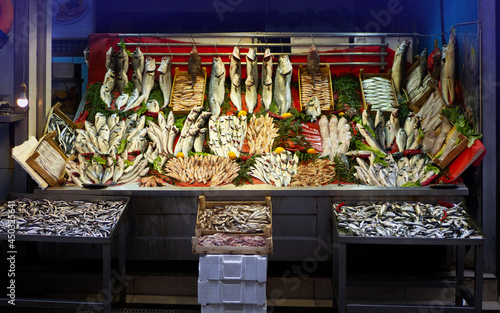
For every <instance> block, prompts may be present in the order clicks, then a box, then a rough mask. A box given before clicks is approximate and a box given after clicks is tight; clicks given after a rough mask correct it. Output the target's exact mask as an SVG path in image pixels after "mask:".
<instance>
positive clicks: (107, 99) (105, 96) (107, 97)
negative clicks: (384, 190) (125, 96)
mask: <svg viewBox="0 0 500 313" xmlns="http://www.w3.org/2000/svg"><path fill="white" fill-rule="evenodd" d="M100 96H101V99H102V101H103V102H104V103H105V104H106V106H107V107H108V109H109V108H111V102H112V101H113V96H112V95H111V90H110V89H109V88H108V86H106V85H102V86H101V90H100Z"/></svg>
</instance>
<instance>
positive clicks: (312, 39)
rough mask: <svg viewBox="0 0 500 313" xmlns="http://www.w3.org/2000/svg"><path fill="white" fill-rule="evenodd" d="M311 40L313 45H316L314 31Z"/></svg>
mask: <svg viewBox="0 0 500 313" xmlns="http://www.w3.org/2000/svg"><path fill="white" fill-rule="evenodd" d="M311 41H312V43H313V45H314V46H316V42H314V37H313V34H312V33H311Z"/></svg>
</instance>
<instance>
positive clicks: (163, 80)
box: [158, 56, 172, 109]
mask: <svg viewBox="0 0 500 313" xmlns="http://www.w3.org/2000/svg"><path fill="white" fill-rule="evenodd" d="M158 72H160V77H159V82H160V89H161V92H162V93H163V105H162V106H161V108H162V109H163V108H165V107H167V106H168V105H169V103H170V94H171V93H172V74H171V72H172V59H171V58H170V57H168V56H165V57H163V58H162V59H161V64H160V67H158Z"/></svg>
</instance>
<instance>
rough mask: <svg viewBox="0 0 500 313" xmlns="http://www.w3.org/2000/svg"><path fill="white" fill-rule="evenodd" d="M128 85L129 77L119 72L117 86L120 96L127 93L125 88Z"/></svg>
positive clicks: (123, 72)
mask: <svg viewBox="0 0 500 313" xmlns="http://www.w3.org/2000/svg"><path fill="white" fill-rule="evenodd" d="M127 85H128V77H127V73H126V72H125V71H119V72H118V77H117V79H116V86H117V87H118V92H119V93H120V94H124V93H125V87H127Z"/></svg>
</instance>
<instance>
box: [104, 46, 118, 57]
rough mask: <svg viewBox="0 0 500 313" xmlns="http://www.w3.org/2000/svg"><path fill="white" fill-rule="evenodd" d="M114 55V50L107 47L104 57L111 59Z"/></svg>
mask: <svg viewBox="0 0 500 313" xmlns="http://www.w3.org/2000/svg"><path fill="white" fill-rule="evenodd" d="M114 54H116V52H115V49H114V48H113V47H109V49H108V51H107V52H106V56H107V57H111V56H112V55H114Z"/></svg>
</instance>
